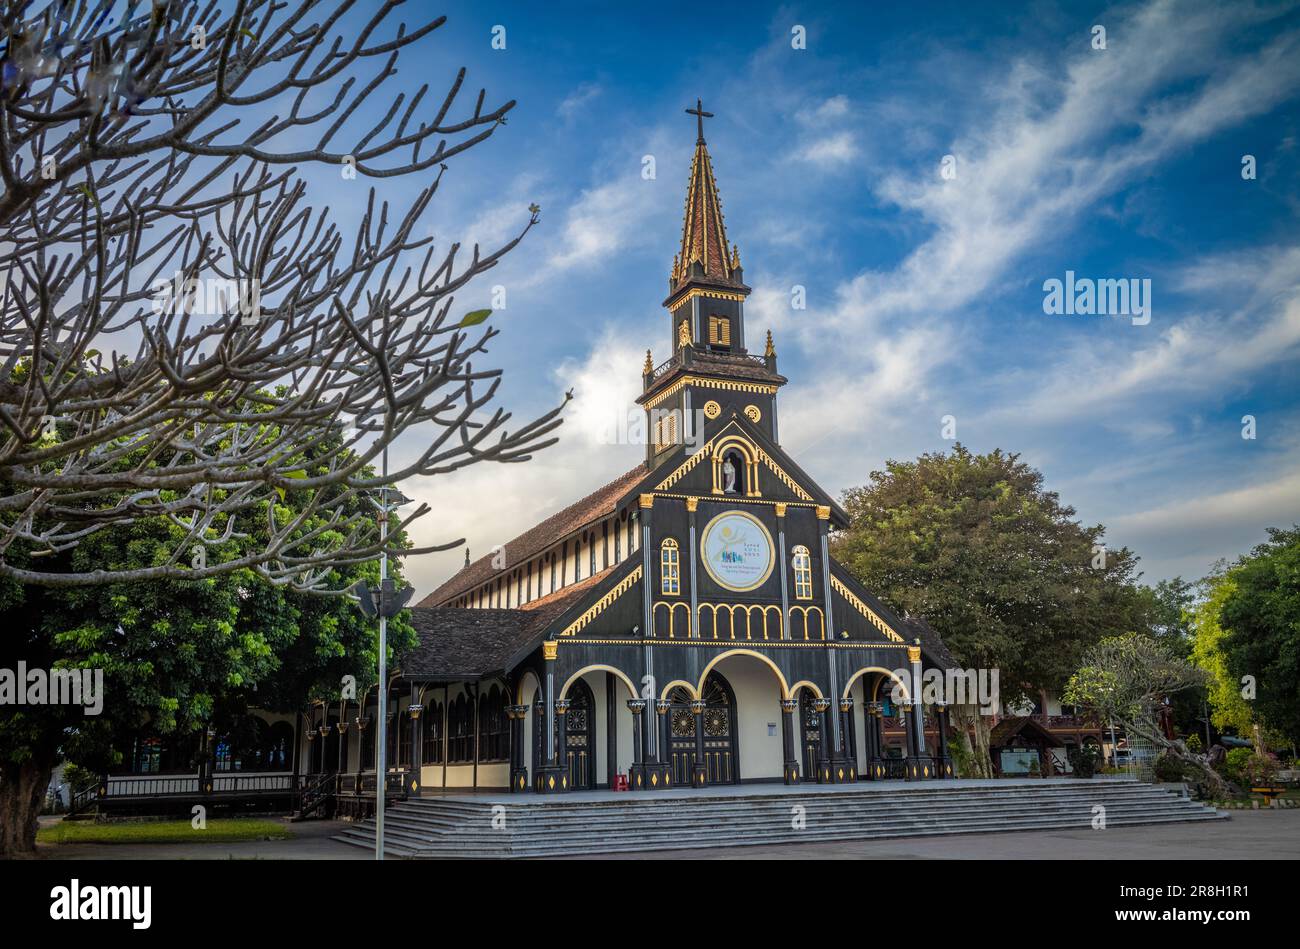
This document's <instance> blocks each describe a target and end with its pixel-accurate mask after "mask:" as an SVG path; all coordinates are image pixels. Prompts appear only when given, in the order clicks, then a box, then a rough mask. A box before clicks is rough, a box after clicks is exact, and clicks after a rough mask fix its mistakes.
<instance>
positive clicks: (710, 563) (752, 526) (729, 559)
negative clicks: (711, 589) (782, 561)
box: [700, 511, 775, 593]
mask: <svg viewBox="0 0 1300 949" xmlns="http://www.w3.org/2000/svg"><path fill="white" fill-rule="evenodd" d="M700 550H701V556H702V558H703V560H704V569H705V570H707V571H708V573H709V576H710V577H712V578H713V579H714V581H715V582H716V583H717V584H718V585H719V586H722V587H725V588H726V589H728V590H735V591H737V592H741V593H743V592H744V591H746V590H752V589H754V588H755V587H758V586H761V585H762V583H763V581H764V580H766V579H767V578H768V577H769V576H771V574H772V567H773V565H774V563H775V558H774V557H773V554H772V535H771V534H769V533H768V532H767V528H766V527H764V526H763V523H762V521H760V520H759V519H758V518H756V517H754V515H752V514H746V513H745V512H744V511H726V512H725V513H722V514H719V515H718V516H717V517H715V518H714V519H713V520H711V521H709V523H708V524H706V525H705V526H704V533H703V534H702V535H701V537H700Z"/></svg>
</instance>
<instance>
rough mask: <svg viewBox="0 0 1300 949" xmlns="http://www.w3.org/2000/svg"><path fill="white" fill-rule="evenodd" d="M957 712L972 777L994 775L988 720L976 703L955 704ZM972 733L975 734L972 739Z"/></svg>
mask: <svg viewBox="0 0 1300 949" xmlns="http://www.w3.org/2000/svg"><path fill="white" fill-rule="evenodd" d="M955 709H956V712H957V714H956V715H955V716H954V720H955V721H956V722H957V732H958V735H959V737H960V738H961V743H962V750H963V751H965V752H967V753H968V758H967V760H968V761H970V765H971V770H972V772H973V773H972V775H971V776H972V777H976V778H991V777H993V759H992V758H990V757H989V728H988V722H987V720H985V718H984V717H983V716H982V715H980V713H979V707H978V706H975V705H958V706H955ZM972 735H973V736H974V737H973V739H972Z"/></svg>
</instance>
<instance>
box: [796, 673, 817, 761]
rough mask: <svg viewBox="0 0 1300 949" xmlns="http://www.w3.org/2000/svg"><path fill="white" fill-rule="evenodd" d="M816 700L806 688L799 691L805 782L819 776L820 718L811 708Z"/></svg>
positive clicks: (800, 743)
mask: <svg viewBox="0 0 1300 949" xmlns="http://www.w3.org/2000/svg"><path fill="white" fill-rule="evenodd" d="M816 699H817V695H816V694H815V693H814V692H813V690H812V689H810V688H808V687H807V686H804V687H803V688H801V689H800V690H799V748H800V751H801V756H802V762H803V775H804V780H805V781H815V780H817V776H818V774H820V769H819V768H818V762H819V761H820V760H821V749H822V716H821V713H820V712H818V711H817V710H816V709H815V708H813V702H814V701H816Z"/></svg>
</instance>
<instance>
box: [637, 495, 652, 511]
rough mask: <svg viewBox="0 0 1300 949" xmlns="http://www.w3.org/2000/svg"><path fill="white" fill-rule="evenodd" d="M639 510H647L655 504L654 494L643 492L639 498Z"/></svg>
mask: <svg viewBox="0 0 1300 949" xmlns="http://www.w3.org/2000/svg"><path fill="white" fill-rule="evenodd" d="M640 503H641V510H643V511H648V510H650V508H652V507H654V506H655V496H654V495H653V494H643V495H641V498H640Z"/></svg>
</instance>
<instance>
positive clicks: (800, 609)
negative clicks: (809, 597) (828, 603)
mask: <svg viewBox="0 0 1300 949" xmlns="http://www.w3.org/2000/svg"><path fill="white" fill-rule="evenodd" d="M795 613H799V614H801V615H802V616H803V638H804V641H805V642H811V641H813V637H812V636H811V635H809V634H810V633H811V632H812V630H811V629H810V628H809V625H808V617H809V616H811V615H812V614H813V613H816V614H817V629H818V631H819V632H820V633H821V635H820V636H818V637H816V641H817V642H819V643H825V642H826V614H825V613H824V612H823V611H822V608H821V607H820V606H815V605H810V606H791V607H790V638H791V639H794V614H795ZM831 643H832V644H833V643H834V640H832V641H831Z"/></svg>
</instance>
